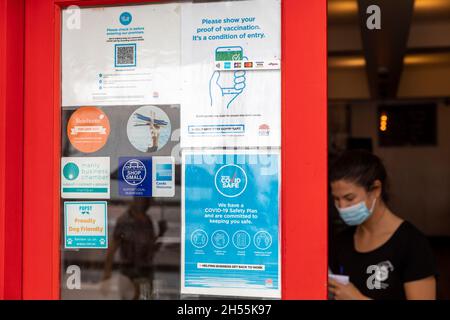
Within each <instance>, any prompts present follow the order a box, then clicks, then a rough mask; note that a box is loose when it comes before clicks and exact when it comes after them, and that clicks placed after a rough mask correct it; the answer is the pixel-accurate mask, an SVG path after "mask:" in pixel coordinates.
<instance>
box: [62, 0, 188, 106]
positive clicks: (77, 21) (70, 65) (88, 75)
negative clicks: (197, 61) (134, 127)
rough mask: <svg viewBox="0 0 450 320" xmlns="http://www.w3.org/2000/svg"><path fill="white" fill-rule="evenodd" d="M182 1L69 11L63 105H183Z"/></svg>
mask: <svg viewBox="0 0 450 320" xmlns="http://www.w3.org/2000/svg"><path fill="white" fill-rule="evenodd" d="M180 30H181V29H180V4H152V5H140V6H122V7H120V6H119V7H102V8H82V9H78V10H76V9H74V10H72V9H70V8H68V9H66V10H63V28H62V92H63V96H62V106H80V105H95V106H108V105H136V104H173V103H176V104H178V103H179V100H180V98H179V91H180V81H179V79H180V76H179V73H180V70H179V68H180Z"/></svg>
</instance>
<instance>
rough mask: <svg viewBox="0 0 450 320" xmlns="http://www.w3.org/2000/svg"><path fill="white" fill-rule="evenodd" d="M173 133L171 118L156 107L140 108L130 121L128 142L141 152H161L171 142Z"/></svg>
mask: <svg viewBox="0 0 450 320" xmlns="http://www.w3.org/2000/svg"><path fill="white" fill-rule="evenodd" d="M171 133H172V126H171V124H170V119H169V117H168V116H167V114H166V113H165V112H164V111H163V110H162V109H160V108H158V107H155V106H143V107H140V108H139V109H137V110H136V111H134V112H133V113H132V114H131V116H130V118H129V119H128V124H127V135H128V140H130V143H131V144H132V145H133V146H134V147H135V148H136V149H138V150H139V151H141V152H148V153H150V152H155V151H158V150H161V149H162V148H163V147H164V146H165V145H166V144H167V142H169V139H170V135H171Z"/></svg>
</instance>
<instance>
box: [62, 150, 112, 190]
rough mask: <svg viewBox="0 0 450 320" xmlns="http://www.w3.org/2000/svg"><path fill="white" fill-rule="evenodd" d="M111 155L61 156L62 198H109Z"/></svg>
mask: <svg viewBox="0 0 450 320" xmlns="http://www.w3.org/2000/svg"><path fill="white" fill-rule="evenodd" d="M109 197H110V160H109V157H67V158H61V198H63V199H109Z"/></svg>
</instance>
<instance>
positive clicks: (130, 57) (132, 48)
mask: <svg viewBox="0 0 450 320" xmlns="http://www.w3.org/2000/svg"><path fill="white" fill-rule="evenodd" d="M115 61H116V67H134V66H136V45H135V44H130V45H116V59H115Z"/></svg>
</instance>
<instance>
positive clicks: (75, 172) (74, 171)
mask: <svg viewBox="0 0 450 320" xmlns="http://www.w3.org/2000/svg"><path fill="white" fill-rule="evenodd" d="M79 174H80V169H79V168H78V166H77V165H76V164H75V163H73V162H69V163H68V164H66V165H65V166H64V169H63V175H64V178H66V179H67V180H70V181H73V180H75V179H76V178H78V176H79Z"/></svg>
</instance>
